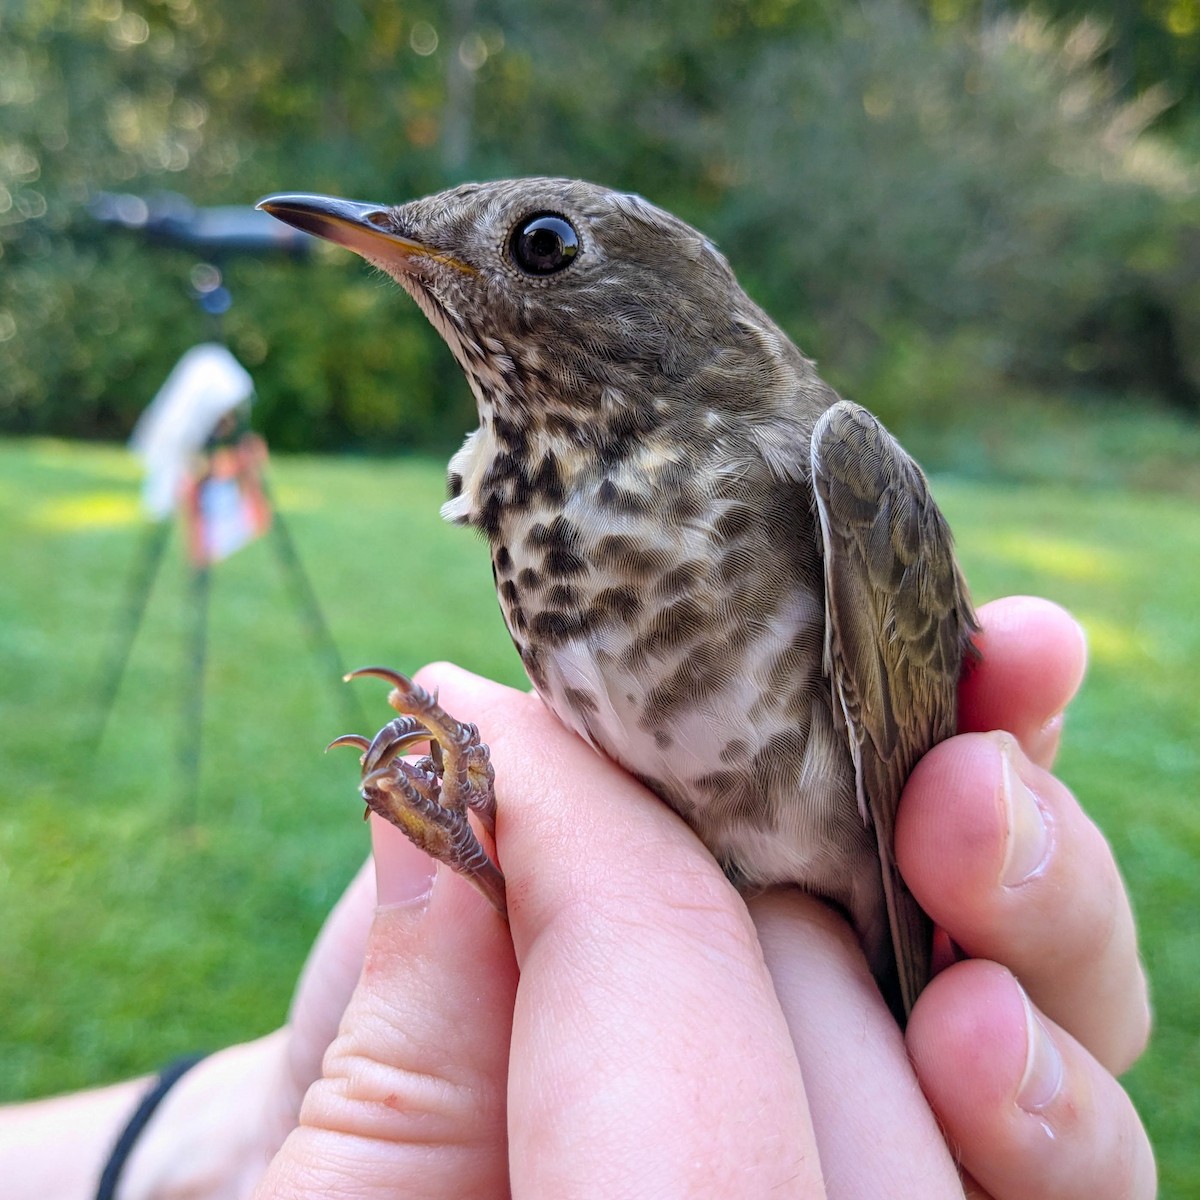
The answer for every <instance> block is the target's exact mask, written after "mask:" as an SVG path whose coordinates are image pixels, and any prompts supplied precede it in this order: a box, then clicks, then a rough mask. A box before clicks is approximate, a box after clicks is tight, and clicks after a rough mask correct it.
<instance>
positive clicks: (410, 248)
mask: <svg viewBox="0 0 1200 1200" xmlns="http://www.w3.org/2000/svg"><path fill="white" fill-rule="evenodd" d="M259 207H260V208H263V209H265V210H266V211H267V212H269V213H270V214H271V215H272V216H275V217H278V218H279V219H280V220H283V221H286V222H288V223H289V224H291V225H295V226H297V227H298V228H300V229H304V230H307V231H308V232H309V233H313V234H316V235H318V236H320V237H323V238H326V239H328V240H330V241H333V242H337V243H338V244H340V245H342V246H346V247H347V248H348V249H350V250H353V251H355V252H356V253H357V254H360V255H361V256H362V257H363V258H365V259H366V260H367V261H368V262H371V263H373V264H374V265H375V266H377V267H380V268H381V269H383V270H384V271H386V272H387V273H388V274H389V275H391V276H392V277H393V278H394V279H395V280H396V281H397V282H398V283H399V284H400V285H401V286H402V287H403V288H404V289H405V290H406V291H407V292H409V294H410V295H412V297H413V298H414V299H415V300H416V301H417V303H418V304H419V305H420V307H421V308H422V310H423V311H424V312H425V314H426V316H428V317H429V319H430V320H431V321H432V323H433V325H434V326H435V328H436V329H437V330H438V332H439V333H440V334H441V335H442V337H443V338H444V339H445V340H446V342H447V344H448V345H449V347H450V349H451V350H452V351H453V353H454V355H455V357H456V358H457V359H458V361H459V363H460V364H461V365H462V367H463V369H464V370H465V371H466V373H467V376H468V378H469V379H470V380H471V382H472V386H473V388H474V391H475V394H476V397H477V399H478V401H479V404H480V408H481V411H482V412H483V413H484V414H485V415H486V414H487V413H488V412H489V411H490V412H492V413H494V414H496V415H497V416H499V417H501V419H505V420H522V421H525V422H528V421H530V420H532V421H535V422H537V423H539V424H542V423H544V422H545V421H546V420H548V419H549V420H552V421H557V423H558V424H559V425H560V426H561V428H562V430H564V431H569V430H570V429H572V428H574V429H578V430H580V431H582V432H584V433H586V434H587V435H588V438H587V439H585V438H583V437H582V436H581V437H580V439H579V440H581V441H582V440H589V439H594V438H595V437H596V436H597V434H601V433H602V431H603V429H604V428H605V426H606V425H607V424H609V423H610V422H615V423H616V424H617V425H618V426H620V427H621V428H622V429H624V430H626V431H627V432H628V433H630V434H631V435H636V433H637V432H638V431H639V430H644V429H645V428H646V427H647V423H653V421H654V419H655V418H654V417H653V412H654V410H655V407H656V406H657V410H658V412H659V413H660V414H661V413H669V412H675V413H678V410H679V409H680V408H681V407H689V406H691V405H693V404H694V403H697V402H698V403H703V404H705V405H708V406H711V405H712V404H713V403H714V402H716V401H717V400H719V401H720V403H722V404H728V403H729V402H730V399H729V398H730V397H731V396H733V397H737V396H738V395H739V394H740V395H745V392H743V391H742V389H741V388H739V387H737V386H731V384H733V383H735V381H734V380H732V379H731V378H730V373H736V372H738V371H752V370H753V369H754V366H755V361H756V360H757V362H758V364H759V365H760V366H761V365H762V363H763V361H764V360H765V359H766V358H768V357H769V356H770V354H771V352H772V351H773V352H774V353H775V354H776V355H778V350H779V346H778V344H776V339H777V338H778V337H779V336H780V335H778V334H777V333H776V332H775V331H774V327H773V326H771V324H770V322H769V321H768V320H767V318H766V317H765V316H764V315H763V314H762V313H761V311H760V310H759V309H757V307H756V306H755V305H753V304H752V302H751V301H750V300H749V299H747V298H746V296H745V294H744V293H743V292H742V291H741V289H740V288H739V287H738V284H737V281H736V279H735V278H734V276H733V273H732V272H731V270H730V269H729V266H728V264H727V263H726V261H725V259H724V258H723V257H722V255H721V254H720V253H719V252H718V251H717V249H716V248H715V247H714V246H713V245H712V243H711V242H710V241H708V239H706V238H705V237H704V236H703V235H701V234H700V233H698V232H697V231H696V230H694V229H692V228H691V226H689V225H687V224H686V223H685V222H683V221H681V220H679V219H678V218H676V217H674V216H672V215H671V214H670V213H667V212H664V211H662V210H661V209H658V208H655V207H654V206H653V205H651V204H649V203H647V202H646V201H645V200H643V199H641V198H640V197H638V196H634V195H630V194H627V193H622V192H616V191H612V190H609V189H608V188H603V187H599V186H596V185H594V184H589V183H582V182H579V181H577V180H568V179H517V180H504V181H498V182H493V183H482V184H467V185H464V186H462V187H458V188H455V189H453V190H451V191H448V192H442V193H440V194H438V195H435V196H429V197H426V198H424V199H421V200H414V201H411V202H410V203H408V204H402V205H397V206H388V205H378V204H363V203H358V202H353V201H347V200H338V199H332V198H329V197H324V196H309V195H281V196H272V197H269V198H268V199H265V200H263V201H262V202H261V203H260V205H259ZM768 331H770V333H769V336H768ZM764 338H765V340H764ZM784 340H785V341H786V339H784ZM767 342H769V343H771V344H770V345H768V344H767ZM762 382H763V380H762V377H761V375H760V376H759V387H761V386H762Z"/></svg>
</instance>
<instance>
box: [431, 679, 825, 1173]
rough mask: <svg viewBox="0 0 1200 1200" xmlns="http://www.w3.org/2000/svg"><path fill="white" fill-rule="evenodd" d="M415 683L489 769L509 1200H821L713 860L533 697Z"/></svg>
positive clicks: (791, 1059)
mask: <svg viewBox="0 0 1200 1200" xmlns="http://www.w3.org/2000/svg"><path fill="white" fill-rule="evenodd" d="M422 679H423V680H424V681H426V685H427V686H428V682H429V681H430V680H432V681H433V682H435V683H436V684H437V686H438V688H439V694H440V698H441V702H442V704H443V705H445V706H446V707H447V708H448V709H449V710H450V711H452V712H454V713H455V715H457V716H458V717H459V718H460V719H464V718H465V719H469V720H471V721H474V722H476V723H477V724H478V725H479V727H480V730H481V732H482V734H483V737H484V739H485V740H486V741H487V742H488V743H489V744H490V746H491V748H492V757H493V762H494V763H495V765H496V781H497V798H498V808H499V811H498V816H497V822H496V839H497V849H498V852H499V856H500V860H501V864H502V866H503V868H504V871H505V875H506V877H507V880H508V896H509V917H510V920H511V923H512V932H513V940H514V944H515V946H516V950H517V955H518V959H519V962H520V965H521V984H520V989H519V992H518V997H517V1007H516V1013H515V1017H514V1026H513V1052H512V1060H511V1068H510V1070H511V1076H510V1084H509V1104H510V1122H509V1139H510V1140H509V1145H510V1156H511V1161H510V1167H511V1174H512V1188H513V1193H514V1195H520V1196H577V1195H583V1194H586V1195H595V1196H632V1195H644V1196H683V1195H687V1196H689V1197H728V1196H731V1195H747V1196H748V1195H762V1196H765V1195H779V1196H796V1197H800V1196H805V1197H807V1196H820V1195H822V1194H823V1192H822V1190H821V1184H820V1168H819V1162H818V1158H817V1154H816V1149H815V1145H814V1142H813V1133H812V1127H811V1123H810V1121H809V1116H808V1110H807V1107H806V1104H805V1101H804V1094H803V1087H802V1084H801V1081H800V1074H799V1070H798V1068H797V1066H796V1060H795V1054H794V1051H793V1049H792V1044H791V1040H790V1038H789V1036H788V1029H787V1025H786V1023H785V1021H784V1019H783V1014H782V1013H781V1011H780V1009H779V1004H778V1001H777V1000H776V998H775V995H774V991H773V989H772V986H771V980H770V976H769V975H768V973H767V971H766V968H765V967H764V965H763V962H762V957H761V952H760V950H759V948H758V942H757V938H756V936H755V932H754V927H753V925H752V924H751V922H750V920H749V917H748V915H747V913H746V909H745V905H744V904H743V903H742V901H741V899H740V897H739V896H738V895H737V893H736V892H735V891H734V890H733V888H732V887H730V885H729V883H728V882H727V881H726V880H725V878H724V876H723V875H722V874H721V872H720V870H719V868H718V867H717V866H716V863H715V862H714V861H713V859H712V856H711V855H710V854H709V853H708V852H707V851H706V850H705V849H704V847H703V846H702V845H701V844H700V842H699V841H698V840H697V839H696V837H695V836H694V835H693V834H692V833H691V831H690V830H688V829H687V827H686V826H685V825H684V824H683V822H682V821H681V820H680V819H679V818H678V817H677V816H676V815H675V814H674V813H672V812H671V811H670V810H669V809H668V808H667V807H666V806H665V805H663V804H661V803H658V802H657V801H655V800H654V799H653V797H652V796H651V795H650V794H649V793H648V792H647V791H646V790H645V789H644V788H642V787H640V786H638V785H637V784H636V783H634V782H633V781H632V780H631V779H630V778H629V776H627V775H626V774H625V773H624V772H623V771H621V770H620V769H619V768H617V767H616V766H614V765H613V764H612V763H611V762H609V761H608V760H607V759H604V758H602V757H600V756H599V755H597V754H595V753H594V752H593V751H591V750H590V749H588V747H587V746H585V745H584V743H583V742H582V741H580V740H579V739H578V738H576V737H575V736H574V735H573V734H571V733H569V732H567V731H566V730H565V729H564V728H563V726H562V725H561V724H560V723H559V722H558V721H557V720H556V719H555V718H554V716H553V715H552V714H551V713H550V712H549V711H548V710H547V709H546V708H545V707H544V705H542V703H541V701H540V700H538V699H537V698H536V697H533V696H529V695H526V694H524V693H520V692H515V691H511V690H510V689H507V688H500V687H497V686H496V685H494V684H488V683H487V682H486V681H484V680H480V679H477V678H476V677H474V676H470V675H466V674H465V673H463V672H461V671H458V670H456V669H453V668H450V667H446V666H439V667H438V668H437V669H436V671H434V672H432V673H430V674H428V675H427V674H424V673H423V675H422ZM581 1181H582V1182H581Z"/></svg>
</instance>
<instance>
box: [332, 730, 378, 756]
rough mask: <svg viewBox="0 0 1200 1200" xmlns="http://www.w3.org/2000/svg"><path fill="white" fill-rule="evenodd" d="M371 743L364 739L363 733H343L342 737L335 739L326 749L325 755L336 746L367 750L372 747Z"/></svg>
mask: <svg viewBox="0 0 1200 1200" xmlns="http://www.w3.org/2000/svg"><path fill="white" fill-rule="evenodd" d="M370 745H371V743H370V741H369V740H368V739H367V738H365V737H363V735H362V734H361V733H343V734H342V736H341V737H335V738H334V739H333V741H332V742H330V743H329V745H328V746H326V747H325V753H326V754H328V753H329V751H330V750H332V749H333V748H334V746H353V747H354V748H355V749H356V750H366V749H368V748H369V747H370Z"/></svg>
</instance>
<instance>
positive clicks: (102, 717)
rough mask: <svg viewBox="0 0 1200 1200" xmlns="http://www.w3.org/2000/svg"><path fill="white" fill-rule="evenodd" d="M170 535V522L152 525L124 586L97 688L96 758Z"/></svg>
mask: <svg viewBox="0 0 1200 1200" xmlns="http://www.w3.org/2000/svg"><path fill="white" fill-rule="evenodd" d="M170 535H171V522H170V521H155V522H154V523H153V524H152V525H149V526H148V527H147V528H146V533H145V535H144V537H143V538H142V545H141V552H140V553H139V554H138V555H137V557H136V558H135V559H134V561H133V568H132V570H131V571H130V572H129V582H128V583H127V584H126V585H125V603H124V605H123V606H122V608H121V612H120V613H119V614H118V616H117V621H116V626H115V629H114V630H113V638H112V650H111V652H110V654H109V656H108V661H107V662H106V663H105V664H104V673H103V674H102V675H101V677H100V683H99V686H98V687H97V688H96V695H97V696H98V697H99V700H100V703H99V718H98V720H97V721H96V727H95V732H94V733H93V735H92V754H93V755H94V754H95V753H96V752H97V751H98V750H99V749H100V743H101V742H102V741H103V740H104V732H105V730H106V729H107V728H108V719H109V717H111V716H112V710H113V705H114V704H116V701H117V692H118V691H120V688H121V680H122V679H123V678H124V677H125V668H126V667H127V666H128V665H129V656H130V654H131V653H132V652H133V643H134V642H135V641H136V640H137V635H138V630H139V629H141V627H142V618H143V617H144V616H145V615H146V605H147V603H148V602H149V600H150V593H151V592H152V591H153V590H154V583H155V580H156V579H157V578H158V569H159V567H160V566H161V565H162V557H163V551H164V550H165V549H166V546H167V539H168V538H169V537H170Z"/></svg>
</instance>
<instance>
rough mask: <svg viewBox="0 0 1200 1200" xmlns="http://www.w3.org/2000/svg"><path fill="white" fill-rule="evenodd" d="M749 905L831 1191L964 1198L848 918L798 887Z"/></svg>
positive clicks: (837, 1198)
mask: <svg viewBox="0 0 1200 1200" xmlns="http://www.w3.org/2000/svg"><path fill="white" fill-rule="evenodd" d="M749 908H750V912H751V915H752V916H753V918H754V922H755V925H756V926H757V927H758V933H759V937H760V939H761V941H762V947H763V953H764V955H765V957H766V961H767V966H768V968H769V969H770V971H771V975H772V977H773V978H774V980H775V988H776V991H777V992H778V994H779V1000H780V1003H781V1004H782V1006H783V1010H784V1013H785V1015H786V1017H787V1020H788V1025H789V1027H790V1029H791V1033H792V1038H793V1040H794V1042H795V1045H796V1054H797V1057H798V1058H799V1061H800V1070H801V1074H802V1075H803V1078H804V1086H805V1092H806V1093H807V1096H808V1102H809V1107H810V1109H811V1111H812V1119H813V1127H814V1129H815V1131H816V1137H817V1148H818V1151H819V1153H820V1157H821V1166H822V1168H823V1170H824V1175H825V1186H826V1191H827V1194H828V1195H829V1197H830V1200H856V1198H857V1197H861V1196H920V1197H922V1198H923V1200H937V1198H938V1197H943V1196H945V1197H958V1198H959V1200H961V1197H962V1187H961V1185H960V1183H959V1178H958V1172H957V1170H956V1169H955V1165H954V1162H953V1160H952V1159H951V1157H950V1152H949V1151H948V1150H947V1148H946V1143H945V1140H944V1139H943V1137H942V1134H941V1131H940V1130H939V1129H938V1126H937V1122H936V1121H935V1120H934V1117H933V1114H932V1113H931V1111H930V1109H929V1104H928V1102H927V1101H926V1099H925V1097H924V1096H923V1095H922V1093H921V1089H920V1086H919V1085H918V1083H917V1080H916V1077H915V1076H914V1074H913V1069H912V1066H911V1065H910V1063H909V1061H908V1057H907V1054H906V1052H905V1048H904V1039H903V1037H902V1036H901V1034H900V1030H899V1028H898V1027H897V1025H896V1022H895V1019H894V1018H893V1017H892V1015H891V1013H890V1012H889V1011H888V1009H887V1006H886V1005H885V1004H884V1002H883V998H882V997H881V996H880V994H879V989H878V987H877V986H876V985H875V981H874V980H873V979H872V978H871V974H870V971H869V970H868V969H867V964H866V960H865V959H864V957H863V954H862V951H861V949H860V948H859V946H858V942H857V941H856V940H855V938H854V936H853V934H852V933H851V931H850V929H849V927H848V926H847V924H846V922H845V921H844V920H842V919H841V918H840V917H838V916H837V915H836V914H835V913H833V912H832V910H830V909H829V908H828V907H826V906H825V905H824V904H822V903H820V902H819V901H817V900H814V899H813V898H812V897H810V896H806V895H804V894H803V893H801V892H799V891H796V890H779V891H773V892H770V893H768V894H766V895H764V896H759V897H755V898H754V899H752V900H750V901H749Z"/></svg>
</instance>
